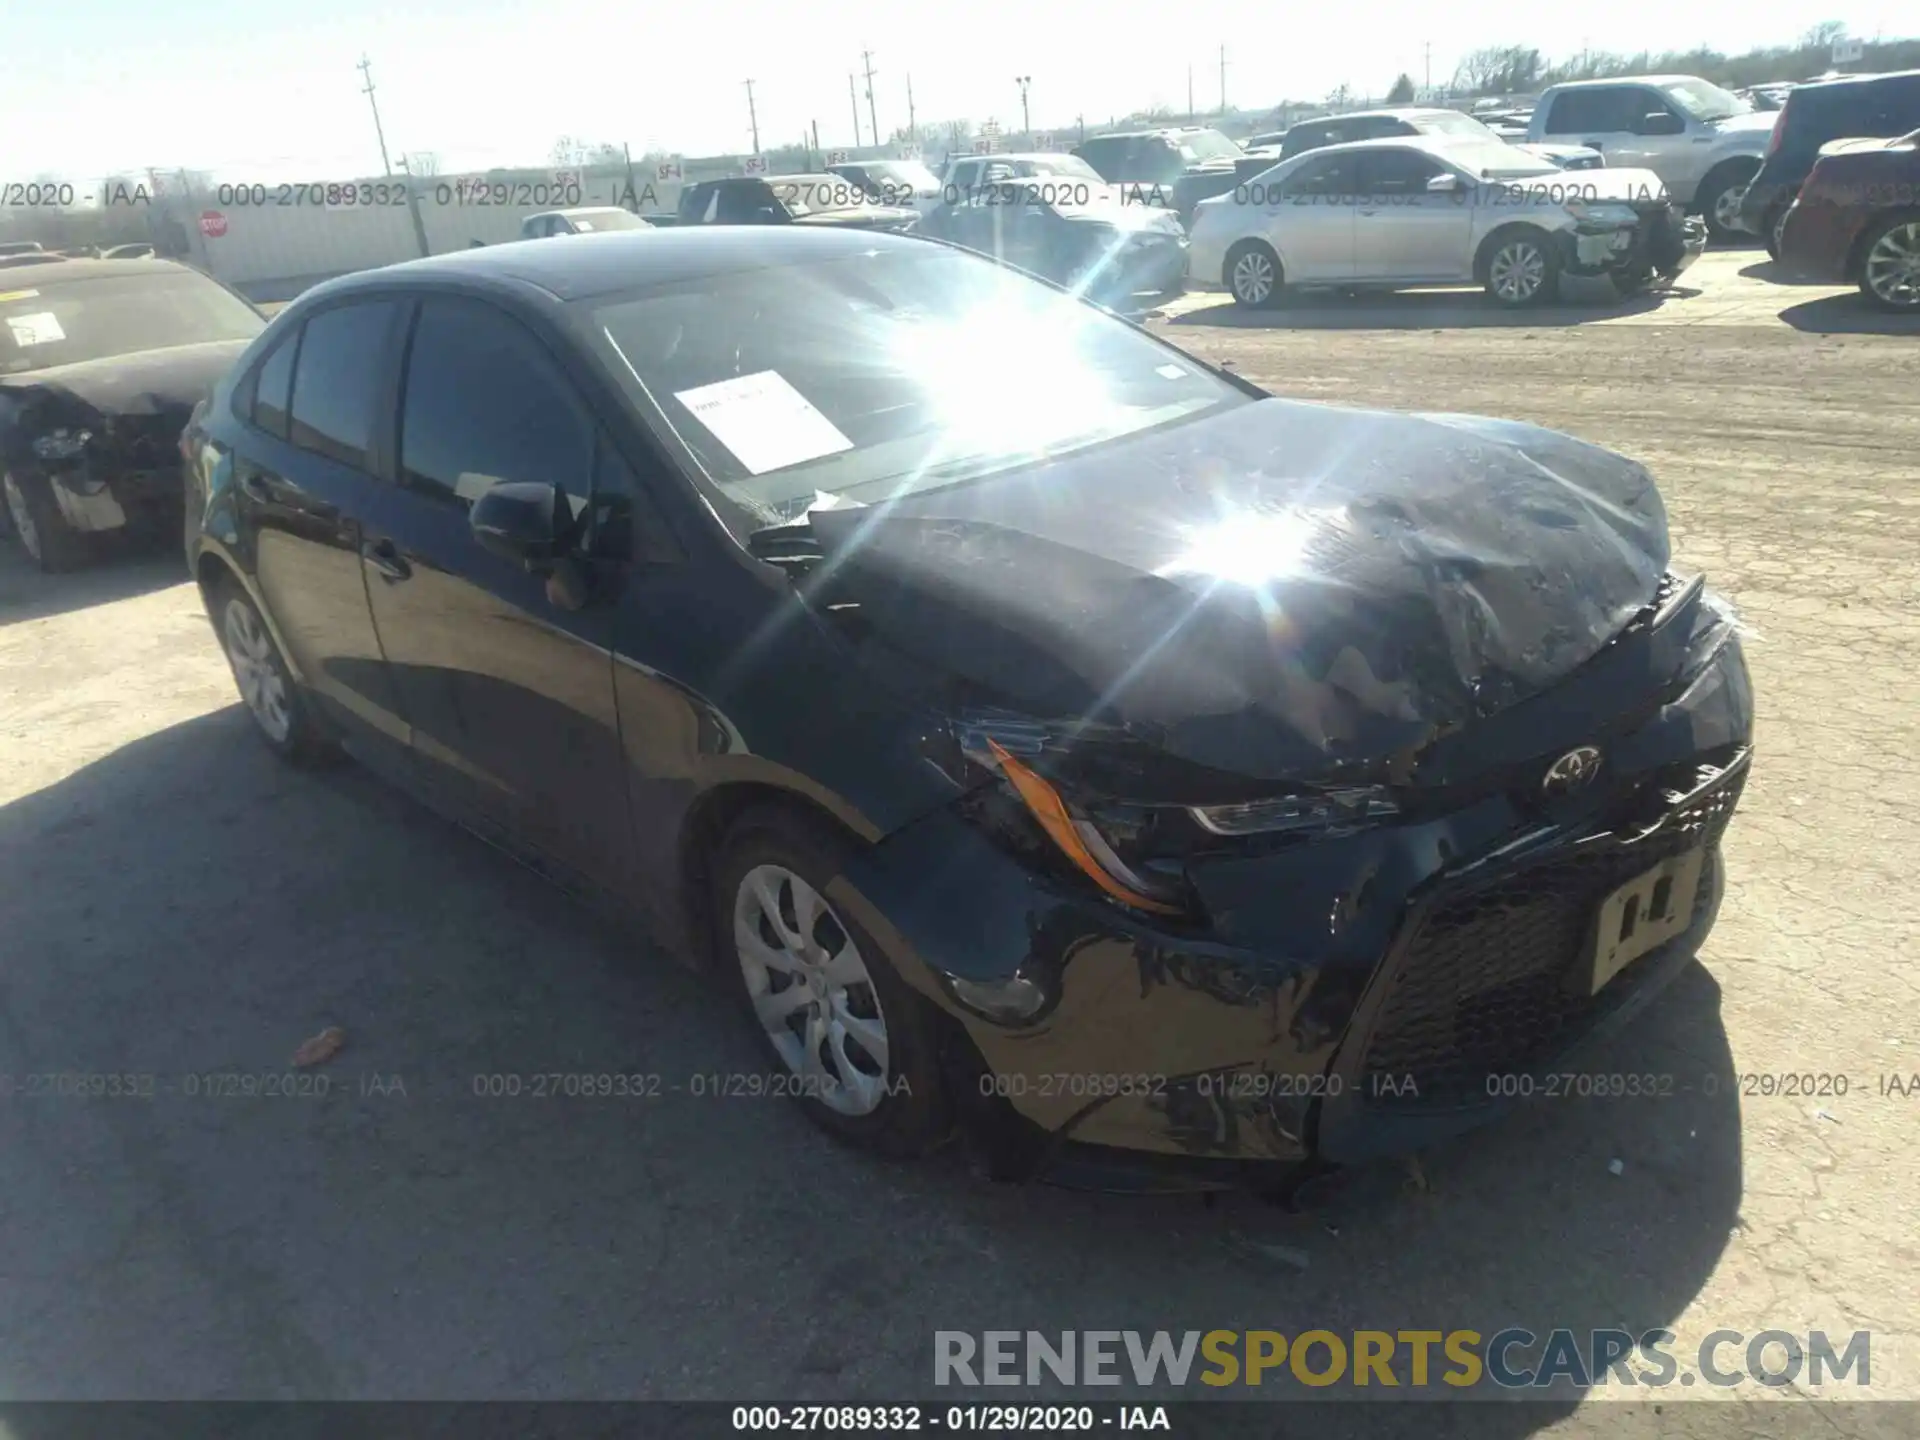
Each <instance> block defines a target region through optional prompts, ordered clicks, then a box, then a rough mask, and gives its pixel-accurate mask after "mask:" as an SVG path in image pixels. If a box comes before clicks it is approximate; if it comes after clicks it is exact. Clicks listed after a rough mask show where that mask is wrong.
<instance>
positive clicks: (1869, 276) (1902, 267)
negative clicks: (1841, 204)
mask: <svg viewBox="0 0 1920 1440" xmlns="http://www.w3.org/2000/svg"><path fill="white" fill-rule="evenodd" d="M1860 293H1861V294H1862V295H1864V296H1866V298H1867V303H1868V304H1870V305H1873V306H1875V307H1876V308H1878V309H1881V310H1888V311H1891V312H1893V313H1894V314H1896V315H1913V314H1920V210H1907V211H1902V212H1900V213H1899V214H1895V215H1889V216H1887V217H1886V218H1885V219H1883V220H1880V221H1878V222H1876V223H1875V224H1874V225H1873V226H1872V227H1871V228H1870V229H1868V231H1867V233H1866V235H1865V236H1863V237H1862V239H1861V241H1860Z"/></svg>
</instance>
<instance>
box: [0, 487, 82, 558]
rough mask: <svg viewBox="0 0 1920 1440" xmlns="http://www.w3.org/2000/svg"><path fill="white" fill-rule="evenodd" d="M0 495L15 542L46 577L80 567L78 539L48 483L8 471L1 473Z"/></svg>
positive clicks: (80, 555) (80, 549) (79, 541)
mask: <svg viewBox="0 0 1920 1440" xmlns="http://www.w3.org/2000/svg"><path fill="white" fill-rule="evenodd" d="M0 493H4V495H5V498H6V503H7V520H8V523H9V524H11V525H12V527H13V534H14V538H15V539H17V540H18V541H19V542H20V548H21V549H22V550H24V551H26V552H27V558H28V559H29V560H31V561H32V562H33V563H34V564H35V565H37V566H38V567H39V568H40V569H41V570H42V571H44V572H46V573H47V574H49V575H53V574H57V573H59V572H60V571H62V570H71V569H73V568H74V567H75V566H76V565H78V564H79V563H80V561H81V558H82V555H83V551H82V548H81V546H82V542H81V538H80V535H79V533H78V532H77V531H75V530H74V529H73V527H72V526H70V525H68V524H67V517H66V516H64V515H62V514H61V513H60V506H59V504H58V503H57V502H56V501H55V500H54V498H53V491H52V489H51V487H50V486H49V485H48V483H47V481H45V480H44V479H42V478H40V477H39V476H36V475H29V476H26V477H24V478H22V477H18V476H16V475H15V474H14V473H13V472H12V471H11V470H8V471H6V472H4V473H0Z"/></svg>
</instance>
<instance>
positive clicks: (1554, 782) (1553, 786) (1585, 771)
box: [1540, 745, 1600, 799]
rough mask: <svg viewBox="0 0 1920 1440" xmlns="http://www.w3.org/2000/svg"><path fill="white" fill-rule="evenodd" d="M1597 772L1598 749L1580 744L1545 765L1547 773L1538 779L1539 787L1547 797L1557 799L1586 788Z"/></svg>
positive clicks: (1598, 764) (1598, 763) (1598, 767)
mask: <svg viewBox="0 0 1920 1440" xmlns="http://www.w3.org/2000/svg"><path fill="white" fill-rule="evenodd" d="M1599 773H1600V752H1599V750H1598V749H1596V748H1595V747H1594V746H1592V745H1582V746H1580V747H1579V748H1578V749H1574V750H1569V751H1567V753H1566V754H1564V755H1562V756H1561V757H1560V758H1559V759H1558V760H1556V761H1554V762H1553V764H1551V765H1549V766H1548V767H1547V773H1546V775H1545V776H1544V777H1543V778H1542V779H1541V781H1540V789H1541V792H1542V793H1543V794H1545V795H1547V796H1548V797H1549V798H1554V799H1557V798H1558V797H1560V796H1562V795H1571V794H1573V793H1574V791H1576V790H1584V789H1586V788H1587V786H1588V785H1590V784H1592V783H1593V777H1594V776H1596V775H1598V774H1599Z"/></svg>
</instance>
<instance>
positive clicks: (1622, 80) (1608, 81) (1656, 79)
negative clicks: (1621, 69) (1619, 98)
mask: <svg viewBox="0 0 1920 1440" xmlns="http://www.w3.org/2000/svg"><path fill="white" fill-rule="evenodd" d="M1682 80H1691V81H1693V82H1694V83H1696V84H1706V85H1711V84H1712V83H1713V82H1712V81H1711V80H1702V79H1701V77H1700V76H1698V75H1609V76H1607V77H1605V78H1604V79H1600V80H1562V81H1561V82H1560V83H1559V84H1558V85H1554V86H1551V87H1549V88H1551V89H1554V90H1591V89H1592V88H1593V87H1594V86H1596V85H1673V84H1676V83H1678V82H1679V81H1682Z"/></svg>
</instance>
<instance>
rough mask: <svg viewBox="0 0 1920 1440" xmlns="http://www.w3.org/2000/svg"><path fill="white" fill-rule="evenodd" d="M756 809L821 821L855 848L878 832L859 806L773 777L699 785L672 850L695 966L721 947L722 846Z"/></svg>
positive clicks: (871, 840)
mask: <svg viewBox="0 0 1920 1440" xmlns="http://www.w3.org/2000/svg"><path fill="white" fill-rule="evenodd" d="M754 810H776V811H781V812H784V813H786V814H788V815H791V816H793V817H795V818H796V819H798V820H800V821H802V822H803V823H808V824H818V825H822V826H825V827H826V828H827V829H829V830H831V831H833V832H834V833H836V834H837V835H839V836H841V837H842V838H844V839H845V840H846V841H847V843H848V844H849V845H851V846H854V847H856V848H859V849H865V848H866V847H867V846H869V845H872V844H873V843H874V842H875V841H877V840H878V839H879V838H880V835H879V832H878V831H877V830H876V829H875V828H874V826H873V825H872V824H871V823H870V822H868V821H867V820H866V819H865V817H864V816H861V815H860V814H859V813H858V812H857V811H854V810H852V809H851V808H842V807H838V806H835V805H832V804H830V803H828V800H827V799H826V797H824V796H816V795H813V794H810V793H808V792H807V791H805V790H802V789H800V788H798V787H797V786H793V785H787V784H782V783H780V782H778V781H776V780H772V779H764V778H755V779H740V780H724V781H721V782H719V783H718V784H715V785H712V786H710V787H708V788H707V789H706V790H704V791H702V792H701V793H700V794H699V795H698V796H697V797H695V799H694V801H693V803H692V804H691V805H689V806H688V807H687V812H686V815H685V817H684V818H683V819H682V820H681V823H680V835H679V844H678V848H677V854H676V860H677V866H676V872H677V873H676V879H677V881H678V890H679V900H680V910H681V915H682V917H683V919H684V921H685V924H686V928H687V938H688V940H689V942H690V943H691V944H692V946H693V949H694V959H695V960H696V962H697V968H705V967H706V966H708V965H711V964H712V963H713V961H714V959H715V957H716V956H717V955H718V953H719V952H718V945H717V942H718V939H719V937H718V936H717V935H716V934H715V933H714V928H713V907H712V905H711V904H710V903H709V897H710V896H711V894H712V890H713V872H714V865H715V862H716V861H717V860H718V859H719V856H720V847H721V845H722V844H723V843H724V842H725V840H726V837H727V834H728V832H729V831H731V830H732V829H733V827H734V825H735V824H737V823H738V822H739V820H740V818H741V817H742V816H743V815H746V814H748V813H749V812H751V811H754Z"/></svg>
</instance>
